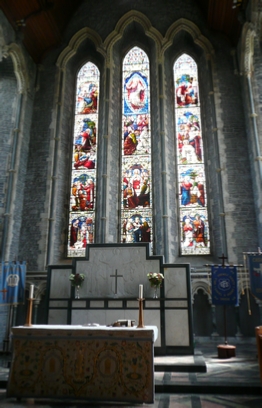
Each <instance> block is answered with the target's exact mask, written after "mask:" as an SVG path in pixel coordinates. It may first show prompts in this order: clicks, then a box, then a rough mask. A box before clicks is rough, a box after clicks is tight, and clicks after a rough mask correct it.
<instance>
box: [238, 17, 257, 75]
mask: <svg viewBox="0 0 262 408" xmlns="http://www.w3.org/2000/svg"><path fill="white" fill-rule="evenodd" d="M254 36H255V31H254V26H253V24H252V23H245V24H244V27H243V30H242V36H241V61H240V73H241V74H242V75H251V73H252V71H253V56H254Z"/></svg>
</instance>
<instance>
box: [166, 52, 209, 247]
mask: <svg viewBox="0 0 262 408" xmlns="http://www.w3.org/2000/svg"><path fill="white" fill-rule="evenodd" d="M173 71H174V84H175V86H174V89H175V97H174V98H175V120H176V145H177V174H178V189H179V193H180V194H179V217H180V238H181V239H180V252H181V255H204V254H210V238H209V221H208V210H207V205H208V202H207V194H206V177H205V164H204V151H203V142H202V128H201V105H200V99H199V85H198V70H197V64H196V62H195V61H194V60H193V58H191V57H190V56H189V55H187V54H183V55H181V56H180V57H179V58H178V59H177V60H176V62H175V64H174V67H173Z"/></svg>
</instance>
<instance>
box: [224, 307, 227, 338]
mask: <svg viewBox="0 0 262 408" xmlns="http://www.w3.org/2000/svg"><path fill="white" fill-rule="evenodd" d="M224 336H225V344H226V345H227V311H226V305H224Z"/></svg>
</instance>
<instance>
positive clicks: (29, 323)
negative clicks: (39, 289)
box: [24, 298, 35, 327]
mask: <svg viewBox="0 0 262 408" xmlns="http://www.w3.org/2000/svg"><path fill="white" fill-rule="evenodd" d="M34 300H35V299H33V298H29V299H28V307H27V315H26V322H25V324H24V326H28V327H29V326H32V310H33V301H34Z"/></svg>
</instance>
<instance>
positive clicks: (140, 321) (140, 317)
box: [137, 298, 145, 329]
mask: <svg viewBox="0 0 262 408" xmlns="http://www.w3.org/2000/svg"><path fill="white" fill-rule="evenodd" d="M137 300H138V302H139V314H138V325H137V328H139V329H140V328H143V327H145V326H144V311H143V300H145V299H140V298H139V299H137Z"/></svg>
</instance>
